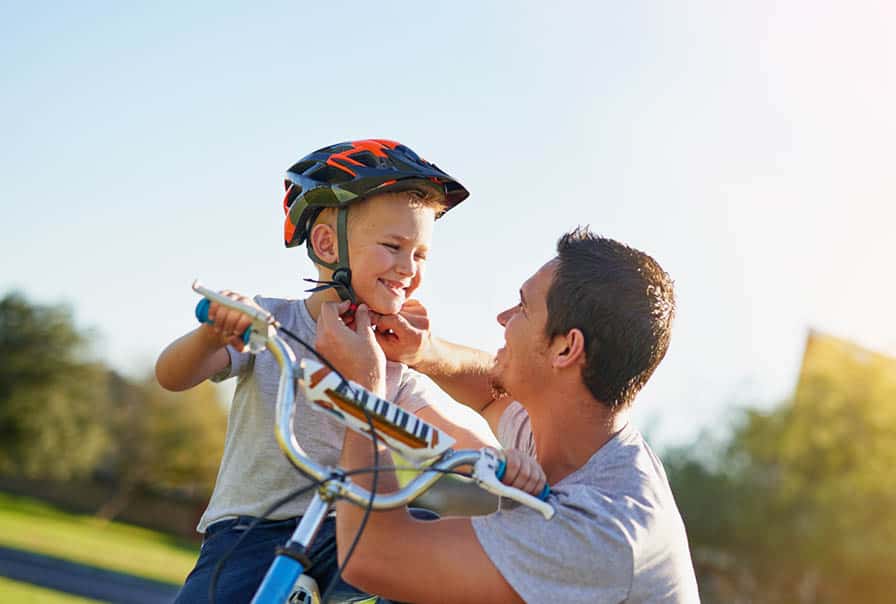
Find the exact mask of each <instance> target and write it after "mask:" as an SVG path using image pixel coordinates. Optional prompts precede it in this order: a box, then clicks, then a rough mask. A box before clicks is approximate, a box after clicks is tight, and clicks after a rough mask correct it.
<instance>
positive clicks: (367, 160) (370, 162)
mask: <svg viewBox="0 0 896 604" xmlns="http://www.w3.org/2000/svg"><path fill="white" fill-rule="evenodd" d="M351 158H352V159H353V160H355V161H356V162H358V163H360V164H364V165H365V166H367V167H368V168H376V167H377V166H378V165H379V162H377V160H376V158H375V157H374V156H373V153H371V152H370V151H359V152H358V153H352V155H351Z"/></svg>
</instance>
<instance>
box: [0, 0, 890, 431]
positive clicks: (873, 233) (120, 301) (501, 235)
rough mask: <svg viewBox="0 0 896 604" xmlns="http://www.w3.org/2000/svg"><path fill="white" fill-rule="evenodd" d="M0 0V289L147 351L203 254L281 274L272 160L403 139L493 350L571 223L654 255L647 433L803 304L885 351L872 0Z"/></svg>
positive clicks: (742, 389) (765, 353)
mask: <svg viewBox="0 0 896 604" xmlns="http://www.w3.org/2000/svg"><path fill="white" fill-rule="evenodd" d="M263 4H265V6H251V5H249V4H246V3H230V2H214V3H210V2H209V3H205V2H187V3H185V2H167V3H165V2H156V3H141V4H135V3H128V4H122V3H114V2H102V3H100V2H83V3H5V4H4V5H3V6H2V7H0V74H2V76H0V77H2V94H0V137H2V140H3V141H4V144H3V145H2V147H0V158H2V161H0V208H2V212H3V223H4V227H5V228H4V234H3V237H2V242H0V258H2V261H0V262H2V267H3V268H2V270H0V293H2V292H6V291H8V290H10V289H13V288H16V289H20V290H22V291H24V292H25V293H26V294H27V295H28V296H29V297H30V298H31V299H33V300H34V301H37V302H47V303H53V302H67V303H69V304H71V306H72V308H73V310H74V312H75V316H76V318H77V321H78V324H79V325H81V326H83V327H89V328H94V329H95V330H96V332H97V335H98V337H97V340H96V354H97V355H98V356H100V357H101V358H103V359H104V360H107V361H108V362H109V363H111V364H112V365H113V366H115V367H117V368H119V369H121V370H124V371H126V372H129V373H131V374H139V373H142V372H145V371H148V369H149V367H150V366H151V363H152V361H153V360H154V358H155V356H156V354H157V353H158V351H159V350H160V349H161V348H162V347H163V346H164V345H165V343H166V342H167V341H169V340H170V339H172V338H173V337H175V336H176V335H178V334H179V333H181V332H183V331H186V330H187V329H190V328H191V327H192V326H193V323H192V318H191V312H192V308H193V305H194V304H195V302H196V297H195V296H194V295H193V294H192V292H191V291H190V289H189V284H190V281H191V280H192V278H193V277H195V276H199V277H200V278H202V279H203V281H205V282H206V283H207V284H208V285H210V286H212V287H216V288H225V287H226V288H231V289H236V290H240V291H244V292H246V293H257V292H263V293H265V294H267V295H281V296H300V295H302V289H303V284H302V282H301V281H300V279H301V277H304V276H312V270H311V265H310V264H309V262H308V261H307V260H306V259H305V257H304V253H303V251H301V250H285V249H283V247H282V242H281V228H282V211H281V209H280V202H281V196H282V184H281V176H282V172H283V171H284V170H285V169H286V168H287V167H288V166H289V165H290V164H291V163H292V162H294V161H295V160H297V159H298V158H299V157H301V156H302V155H304V154H306V153H308V152H309V151H311V150H313V149H316V148H318V147H321V146H323V145H326V144H330V143H333V142H337V141H341V140H349V139H357V138H369V137H384V138H392V139H396V140H399V141H402V142H404V143H406V144H408V145H410V146H411V147H413V148H414V149H415V150H417V151H418V152H420V153H421V154H422V155H423V156H424V157H427V158H428V159H430V160H432V161H435V162H436V163H438V164H439V165H440V166H441V167H442V168H444V169H445V170H447V171H449V172H450V173H452V174H453V175H455V176H456V177H457V178H459V179H460V180H461V181H462V182H463V183H464V184H465V185H466V186H467V187H468V188H469V189H470V190H471V192H472V197H471V198H470V200H469V202H467V203H465V204H464V205H463V206H461V207H460V208H458V210H456V211H454V212H451V213H450V214H449V215H448V216H446V217H445V219H444V220H443V221H440V223H439V224H438V225H437V229H436V237H435V242H434V244H435V248H434V253H433V254H432V256H431V262H430V269H429V274H428V282H427V284H426V285H425V286H424V288H423V290H422V292H421V297H422V298H423V300H424V302H426V303H427V304H428V305H429V307H430V309H431V312H432V314H433V317H434V322H435V325H436V328H437V331H439V332H440V333H441V334H442V335H444V336H447V337H450V338H454V339H456V340H458V341H462V342H466V343H469V344H472V345H475V346H479V347H482V348H486V349H495V348H496V347H497V346H498V345H499V343H500V342H501V340H502V338H501V330H500V329H499V327H498V325H497V323H496V322H495V320H494V316H495V314H496V313H497V312H498V311H500V310H501V309H503V308H504V307H505V306H507V305H509V304H512V303H513V302H514V299H515V292H516V291H517V288H518V287H519V285H520V283H521V282H522V281H523V280H524V279H525V278H526V277H528V275H529V274H530V273H531V272H532V271H534V270H535V269H536V268H537V267H538V266H539V265H540V264H541V263H542V262H543V261H545V260H546V259H547V258H549V257H550V256H551V254H552V251H553V245H554V241H555V240H556V238H557V236H558V235H559V234H560V233H561V232H563V231H565V230H567V229H569V228H571V227H574V226H575V225H577V224H590V225H591V227H592V228H593V229H594V230H596V231H598V232H601V233H603V234H605V235H608V236H612V237H615V238H618V239H621V240H623V241H625V242H627V243H630V244H632V245H635V246H637V247H640V248H642V249H644V250H646V251H648V252H650V253H651V254H653V255H654V256H655V257H656V258H657V259H658V260H659V261H660V262H661V263H662V264H663V265H664V266H665V267H666V269H667V270H668V271H669V272H670V273H671V274H672V275H673V277H674V278H675V279H676V282H677V287H678V298H679V313H678V321H677V325H676V331H675V334H674V336H673V342H672V348H671V350H670V353H669V355H668V357H667V359H666V361H665V362H664V364H663V365H662V366H661V367H660V370H659V371H658V373H657V374H656V376H655V378H654V380H653V382H652V383H651V384H649V386H648V388H647V389H646V391H645V392H644V393H643V395H642V397H641V398H640V400H639V401H638V403H637V406H636V409H637V411H636V414H635V416H636V419H637V421H638V422H639V423H640V424H641V425H642V427H649V428H650V429H651V431H652V432H653V433H655V434H656V435H657V438H660V439H662V440H664V441H666V442H681V441H686V440H688V439H690V438H692V437H693V436H694V435H695V434H696V433H697V431H698V430H699V429H700V428H703V427H718V426H720V425H724V423H725V421H726V419H725V418H726V417H728V415H729V413H730V410H731V408H732V406H734V405H736V404H744V403H750V404H753V403H755V404H762V405H768V404H772V403H773V402H775V401H776V400H779V399H781V398H783V397H785V396H787V394H788V393H789V392H790V390H791V389H792V387H793V385H794V383H795V379H796V371H797V369H798V364H799V359H800V355H801V354H802V347H803V341H804V338H805V335H806V332H807V330H808V328H810V327H815V328H818V329H821V330H826V331H829V332H832V333H834V334H836V335H839V336H843V337H847V338H852V339H854V340H856V341H858V342H859V343H860V344H863V345H866V346H870V347H872V348H875V349H878V350H881V351H883V352H890V353H893V352H896V325H894V321H893V319H892V313H893V311H892V307H893V300H894V299H896V283H894V279H893V277H892V275H893V269H892V261H893V258H894V251H893V250H894V245H893V239H894V236H893V234H892V227H893V224H894V222H896V220H894V219H896V210H894V208H893V202H894V197H896V196H894V193H896V170H894V168H893V166H894V165H896V162H894V160H896V157H894V155H896V152H894V142H893V141H896V117H894V116H896V114H894V111H893V107H894V106H896V76H894V74H896V69H894V68H896V41H894V40H896V37H894V36H892V35H891V34H892V32H891V28H892V24H893V23H894V16H896V9H894V7H893V5H892V4H890V3H888V2H868V1H864V0H862V1H856V2H850V3H842V2H808V1H806V2H789V3H777V2H763V1H756V2H746V3H745V2H717V1H710V0H707V1H704V2H684V3H664V2H630V3H619V2H552V3H545V2H452V3H448V2H444V3H419V2H382V3H359V2H327V3H307V2H290V3H281V4H275V3H263Z"/></svg>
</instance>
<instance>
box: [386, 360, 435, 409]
mask: <svg viewBox="0 0 896 604" xmlns="http://www.w3.org/2000/svg"><path fill="white" fill-rule="evenodd" d="M432 397H433V393H432V391H431V390H430V385H429V380H428V378H426V377H424V376H422V375H420V374H419V373H417V372H416V371H414V370H413V369H408V368H406V367H405V368H403V370H402V375H401V381H400V383H399V385H398V392H397V393H396V394H395V403H397V404H398V406H399V407H401V408H402V409H404V410H405V411H408V412H409V413H417V412H418V411H420V410H421V409H424V408H426V407H429V403H430V401H431V400H432Z"/></svg>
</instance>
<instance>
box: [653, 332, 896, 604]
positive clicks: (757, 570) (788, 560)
mask: <svg viewBox="0 0 896 604" xmlns="http://www.w3.org/2000/svg"><path fill="white" fill-rule="evenodd" d="M894 434H896V360H893V359H890V358H887V357H885V356H883V355H879V354H875V353H872V352H869V351H867V350H863V349H861V348H859V347H857V346H855V345H852V344H850V343H849V342H844V341H842V340H838V339H836V338H831V337H828V336H822V335H820V334H814V333H813V334H811V335H810V337H809V340H808V342H807V346H806V354H805V357H804V361H803V366H802V369H801V372H800V379H799V385H798V388H797V390H796V393H795V395H794V397H793V399H792V400H790V401H787V402H785V403H784V404H782V405H781V406H779V407H778V408H776V409H773V410H771V411H756V410H746V411H745V412H744V413H743V414H742V416H741V419H740V421H739V422H738V424H737V425H736V427H735V430H734V432H733V435H732V437H731V439H730V441H729V442H728V443H727V445H725V446H724V447H722V448H720V450H719V452H718V456H717V458H716V460H715V461H714V462H713V463H706V462H705V461H703V460H697V459H696V458H695V456H694V455H693V454H692V453H688V452H687V451H685V450H682V451H679V452H677V453H676V454H674V455H671V456H670V457H669V458H668V459H669V461H670V463H669V474H670V480H671V481H672V483H673V487H674V489H675V491H676V495H677V498H678V501H679V504H680V506H681V509H682V515H683V516H684V518H685V522H686V524H687V526H688V532H689V536H690V538H691V540H692V545H693V551H694V554H695V555H694V558H695V563H696V564H697V566H698V569H700V567H701V564H702V565H703V568H702V571H703V572H702V573H701V572H700V570H698V574H702V575H703V579H704V581H703V582H702V586H704V585H707V584H709V583H711V584H712V585H711V589H712V590H713V591H714V592H715V594H716V597H717V598H718V600H719V601H732V602H733V601H738V598H740V600H739V601H754V602H842V601H861V602H889V601H891V600H892V594H891V593H890V591H891V589H892V588H891V585H892V584H893V583H894V581H896V473H894V471H893V468H896V439H894V438H893V435H894ZM706 599H707V601H710V598H706Z"/></svg>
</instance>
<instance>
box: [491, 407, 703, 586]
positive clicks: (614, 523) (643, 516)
mask: <svg viewBox="0 0 896 604" xmlns="http://www.w3.org/2000/svg"><path fill="white" fill-rule="evenodd" d="M505 416H506V417H505ZM501 419H502V420H504V422H503V423H501V422H499V430H498V432H499V434H498V437H499V439H500V440H501V442H502V443H503V444H504V445H505V446H514V445H522V446H517V448H521V449H523V450H526V448H527V447H526V444H527V443H531V442H532V441H531V438H530V436H529V435H530V434H531V430H530V428H529V418H528V415H527V414H526V413H525V410H524V409H522V407H521V406H520V405H519V404H518V403H513V404H511V405H510V406H508V408H507V409H506V410H505V412H504V416H502V418H501ZM533 446H534V445H533ZM530 450H534V449H530ZM549 501H550V503H551V504H552V505H553V506H554V509H555V510H556V512H557V513H556V514H555V516H554V518H553V519H551V520H545V519H544V518H543V517H542V516H541V514H539V513H538V512H535V511H534V510H531V509H529V508H526V507H523V506H518V507H514V508H512V509H502V510H501V511H499V512H497V513H495V514H491V515H489V516H481V517H478V518H473V529H474V530H475V532H476V536H477V538H478V539H479V543H480V544H481V545H482V548H483V550H485V553H486V554H487V555H488V557H489V559H491V561H492V562H493V563H494V565H495V566H496V567H497V569H498V570H499V571H500V572H501V574H502V575H503V576H504V578H505V579H506V580H507V582H508V583H510V585H511V586H512V587H513V589H515V590H516V592H517V593H518V594H519V595H520V596H521V597H522V598H523V599H524V600H525V601H526V602H564V603H574V602H582V603H588V604H596V603H599V602H601V603H602V602H614V603H615V602H676V603H678V602H699V601H700V600H699V595H698V592H697V582H696V579H695V577H694V567H693V564H692V563H691V556H690V552H689V550H688V541H687V535H686V534H685V530H684V524H683V522H682V520H681V515H680V514H679V512H678V508H677V506H676V505H675V500H674V498H673V497H672V491H671V490H670V488H669V482H668V480H667V478H666V472H665V470H663V465H662V463H661V462H660V460H659V459H658V458H657V457H656V455H654V454H653V451H651V450H650V447H649V446H648V445H647V443H646V442H645V441H644V439H643V438H642V437H641V434H640V433H639V432H638V431H637V430H636V429H635V428H633V427H632V426H631V425H626V426H625V427H624V428H623V429H622V430H620V431H619V433H617V434H616V435H615V436H614V437H613V438H612V439H610V440H609V441H608V442H607V443H606V444H605V445H604V446H603V447H601V448H600V449H599V450H598V451H597V452H596V453H595V454H594V455H593V456H591V459H589V460H588V461H587V462H586V463H585V465H584V466H582V467H581V468H579V469H578V470H576V471H575V472H573V473H572V474H570V475H569V476H567V477H566V478H564V479H563V480H561V481H560V482H559V483H558V484H556V485H551V497H550V499H549Z"/></svg>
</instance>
